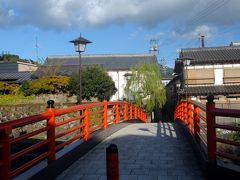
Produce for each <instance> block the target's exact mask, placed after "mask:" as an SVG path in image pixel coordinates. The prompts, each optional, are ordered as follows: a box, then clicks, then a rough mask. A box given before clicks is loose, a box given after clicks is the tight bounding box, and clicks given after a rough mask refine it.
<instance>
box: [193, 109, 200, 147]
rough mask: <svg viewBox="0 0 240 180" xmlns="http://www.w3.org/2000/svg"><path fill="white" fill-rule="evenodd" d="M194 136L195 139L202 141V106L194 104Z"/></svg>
mask: <svg viewBox="0 0 240 180" xmlns="http://www.w3.org/2000/svg"><path fill="white" fill-rule="evenodd" d="M193 128H194V137H195V140H196V141H197V142H198V143H199V142H200V137H199V134H200V108H199V107H198V106H196V105H194V119H193Z"/></svg>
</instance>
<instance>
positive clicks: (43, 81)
mask: <svg viewBox="0 0 240 180" xmlns="http://www.w3.org/2000/svg"><path fill="white" fill-rule="evenodd" d="M69 79H70V78H69V77H67V76H45V77H41V78H39V79H35V80H32V81H31V82H30V84H29V90H30V92H31V93H32V94H56V93H66V92H67V87H68V83H69Z"/></svg>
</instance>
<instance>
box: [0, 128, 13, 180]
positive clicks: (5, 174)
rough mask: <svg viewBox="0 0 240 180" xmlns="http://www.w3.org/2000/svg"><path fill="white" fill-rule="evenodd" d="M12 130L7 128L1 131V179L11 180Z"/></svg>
mask: <svg viewBox="0 0 240 180" xmlns="http://www.w3.org/2000/svg"><path fill="white" fill-rule="evenodd" d="M11 132H12V129H11V127H6V128H4V129H3V130H2V131H0V153H1V154H0V179H4V180H5V179H6V180H9V179H11V145H10V137H9V135H10V134H11Z"/></svg>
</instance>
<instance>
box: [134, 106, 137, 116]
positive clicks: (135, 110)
mask: <svg viewBox="0 0 240 180" xmlns="http://www.w3.org/2000/svg"><path fill="white" fill-rule="evenodd" d="M134 119H137V106H136V104H134Z"/></svg>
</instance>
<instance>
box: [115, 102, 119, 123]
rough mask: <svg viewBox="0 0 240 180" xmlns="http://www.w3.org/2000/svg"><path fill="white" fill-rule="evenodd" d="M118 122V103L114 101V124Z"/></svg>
mask: <svg viewBox="0 0 240 180" xmlns="http://www.w3.org/2000/svg"><path fill="white" fill-rule="evenodd" d="M118 123H119V104H118V102H116V105H115V124H118Z"/></svg>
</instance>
